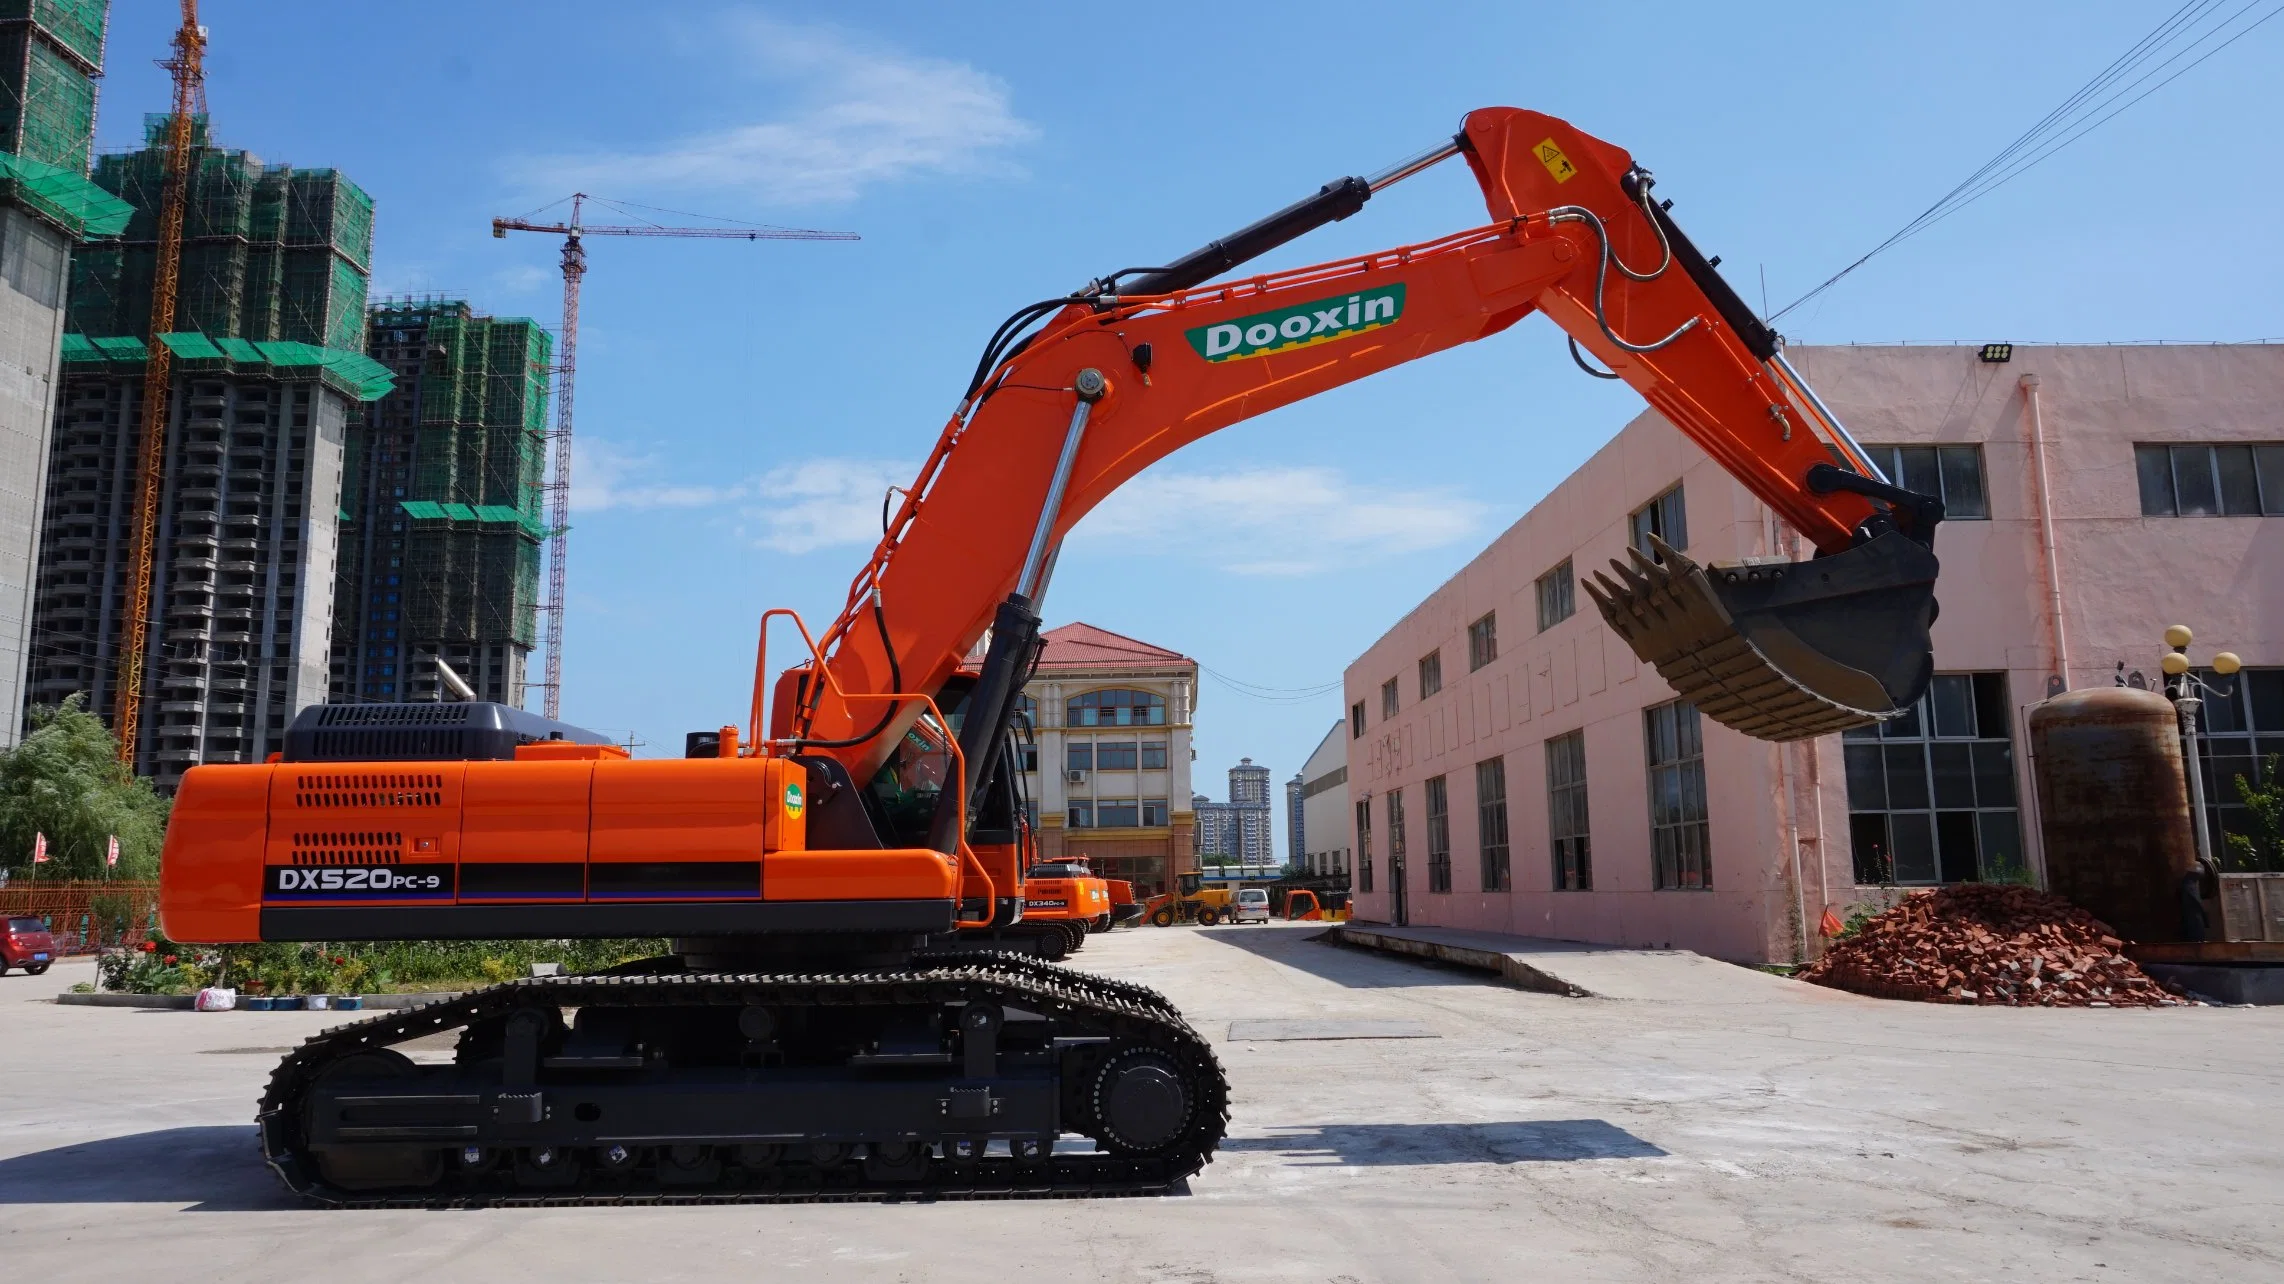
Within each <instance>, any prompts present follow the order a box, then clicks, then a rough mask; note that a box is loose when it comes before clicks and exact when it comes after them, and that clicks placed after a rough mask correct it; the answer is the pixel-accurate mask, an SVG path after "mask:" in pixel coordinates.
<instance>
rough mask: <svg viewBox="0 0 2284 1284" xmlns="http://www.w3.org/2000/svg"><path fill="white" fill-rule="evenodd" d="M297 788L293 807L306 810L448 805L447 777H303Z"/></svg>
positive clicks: (295, 783) (384, 774)
mask: <svg viewBox="0 0 2284 1284" xmlns="http://www.w3.org/2000/svg"><path fill="white" fill-rule="evenodd" d="M293 788H294V794H293V805H294V806H296V807H304V808H308V807H441V806H443V805H444V777H442V776H432V775H428V774H426V773H398V772H393V771H392V772H357V773H354V774H349V773H344V774H342V775H337V776H335V775H322V776H321V775H309V774H303V775H299V776H296V777H294V781H293ZM295 841H296V842H299V841H300V840H299V839H296V840H295Z"/></svg>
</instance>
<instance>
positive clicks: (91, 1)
mask: <svg viewBox="0 0 2284 1284" xmlns="http://www.w3.org/2000/svg"><path fill="white" fill-rule="evenodd" d="M110 10H111V4H110V0H0V19H6V18H29V19H31V20H32V21H33V22H35V23H38V24H39V25H40V26H41V27H42V28H44V29H45V30H46V32H47V34H48V35H49V36H50V37H52V38H53V39H54V40H55V41H56V43H58V44H60V45H62V46H64V47H65V48H67V49H69V50H71V51H72V52H73V53H76V54H78V55H79V56H80V57H82V58H85V59H86V60H87V61H89V62H91V63H94V64H96V66H98V67H101V66H102V63H103V20H104V18H105V16H106V15H107V14H108V13H109V12H110Z"/></svg>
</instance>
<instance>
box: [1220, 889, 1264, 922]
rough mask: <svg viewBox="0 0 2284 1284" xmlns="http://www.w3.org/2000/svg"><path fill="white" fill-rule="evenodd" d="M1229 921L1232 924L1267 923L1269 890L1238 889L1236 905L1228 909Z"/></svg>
mask: <svg viewBox="0 0 2284 1284" xmlns="http://www.w3.org/2000/svg"><path fill="white" fill-rule="evenodd" d="M1229 921H1230V922H1232V923H1266V922H1268V921H1269V889H1268V888H1265V887H1240V888H1238V889H1237V903H1236V904H1235V905H1233V906H1231V907H1230V911H1229Z"/></svg>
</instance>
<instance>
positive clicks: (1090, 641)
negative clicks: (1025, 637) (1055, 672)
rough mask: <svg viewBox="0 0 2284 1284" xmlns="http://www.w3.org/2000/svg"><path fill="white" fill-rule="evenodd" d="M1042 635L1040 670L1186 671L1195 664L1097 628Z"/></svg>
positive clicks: (1087, 626) (1082, 627) (1068, 628)
mask: <svg viewBox="0 0 2284 1284" xmlns="http://www.w3.org/2000/svg"><path fill="white" fill-rule="evenodd" d="M1043 636H1044V637H1045V638H1046V641H1047V649H1046V651H1045V652H1044V653H1043V654H1041V656H1040V657H1039V667H1040V668H1041V669H1065V668H1078V667H1081V666H1085V667H1089V668H1098V667H1103V666H1116V667H1120V668H1129V669H1155V668H1165V669H1189V668H1195V667H1196V666H1197V661H1195V660H1192V659H1191V658H1189V657H1188V656H1186V655H1183V654H1181V653H1180V652H1178V651H1169V650H1167V649H1166V648H1164V647H1162V646H1152V645H1150V644H1149V643H1147V642H1138V641H1136V640H1134V639H1133V638H1130V637H1127V636H1125V635H1124V634H1119V633H1113V632H1111V631H1110V630H1109V629H1098V628H1096V627H1095V626H1093V625H1091V624H1075V623H1074V624H1066V625H1064V626H1062V627H1061V628H1059V629H1049V630H1047V632H1046V633H1045V634H1044V635H1043Z"/></svg>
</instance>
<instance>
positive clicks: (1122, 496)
mask: <svg viewBox="0 0 2284 1284" xmlns="http://www.w3.org/2000/svg"><path fill="white" fill-rule="evenodd" d="M1483 516H1484V507H1483V505H1482V504H1479V503H1477V502H1476V501H1474V500H1471V499H1466V498H1463V497H1461V496H1458V495H1455V494H1453V493H1450V492H1448V491H1441V490H1428V489H1419V490H1394V489H1389V488H1386V487H1380V486H1358V485H1356V484H1355V483H1352V482H1350V481H1349V480H1348V479H1347V478H1345V477H1343V476H1341V474H1340V473H1339V472H1337V471H1336V470H1334V469H1331V468H1316V467H1311V468H1244V469H1237V470H1235V471H1231V472H1223V473H1185V472H1173V471H1162V472H1161V471H1153V472H1145V473H1143V474H1142V475H1141V476H1140V477H1137V478H1135V479H1134V480H1133V481H1131V482H1128V483H1127V484H1126V485H1125V486H1124V487H1121V488H1120V489H1119V490H1118V491H1117V492H1116V493H1115V494H1113V495H1111V497H1110V498H1109V499H1107V500H1105V501H1103V503H1102V504H1101V505H1100V506H1099V507H1097V508H1096V509H1095V510H1094V511H1093V512H1091V513H1089V514H1087V516H1086V518H1085V520H1083V521H1081V522H1080V523H1079V525H1078V528H1077V529H1076V531H1074V532H1073V533H1074V535H1076V536H1078V537H1080V538H1082V539H1087V540H1091V541H1110V540H1115V541H1116V542H1117V543H1118V544H1119V545H1120V546H1121V547H1122V548H1125V549H1146V550H1149V551H1153V552H1171V553H1180V554H1185V555H1190V556H1196V557H1201V558H1209V559H1211V560H1212V561H1213V562H1214V563H1215V564H1216V565H1217V566H1219V567H1221V568H1222V569H1225V570H1229V571H1233V572H1236V573H1237V574H1240V575H1312V574H1316V573H1317V572H1320V571H1328V570H1335V569H1339V568H1341V567H1348V566H1355V565H1358V564H1359V563H1362V562H1368V561H1376V560H1379V559H1381V558H1384V557H1390V556H1394V555H1397V554H1400V553H1412V552H1418V551H1419V550H1421V549H1428V548H1438V547H1441V546H1443V545H1445V544H1449V543H1452V542H1454V541H1456V540H1459V539H1463V538H1465V537H1466V536H1468V535H1469V534H1471V533H1473V532H1474V531H1475V530H1476V528H1477V527H1478V525H1479V524H1480V523H1481V521H1482V519H1483Z"/></svg>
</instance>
